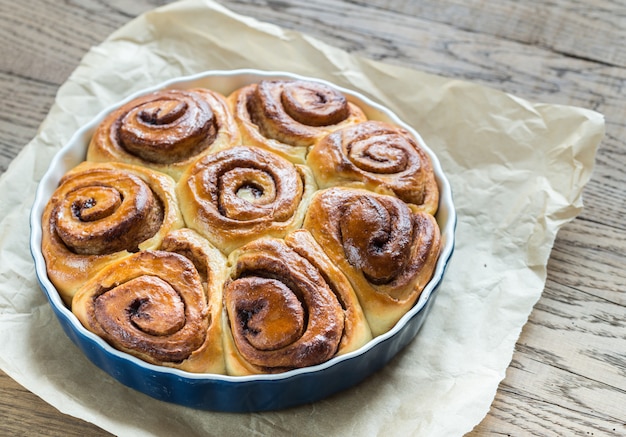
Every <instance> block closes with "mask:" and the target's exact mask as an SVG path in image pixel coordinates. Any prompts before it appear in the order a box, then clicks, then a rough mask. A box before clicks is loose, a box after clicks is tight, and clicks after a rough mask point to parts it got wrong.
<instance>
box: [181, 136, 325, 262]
mask: <svg viewBox="0 0 626 437" xmlns="http://www.w3.org/2000/svg"><path fill="white" fill-rule="evenodd" d="M314 190H315V183H314V182H313V177H312V176H311V174H310V172H309V170H308V169H307V168H306V167H304V166H296V165H294V164H292V163H290V162H289V161H287V160H285V159H283V158H281V157H280V156H278V155H275V154H273V153H270V152H267V151H265V150H262V149H259V148H256V147H246V146H237V147H233V148H230V149H227V150H223V151H220V152H217V153H215V154H211V155H207V156H206V157H204V158H202V159H201V160H199V161H198V162H197V163H196V164H195V165H194V166H193V167H191V168H190V169H189V170H188V171H187V172H186V173H185V174H184V175H183V176H182V177H181V180H180V182H179V184H178V188H177V192H178V195H179V197H180V200H181V204H182V211H183V216H184V217H185V221H186V223H187V226H189V227H191V228H193V229H195V230H197V231H198V232H199V233H200V234H202V235H203V236H204V237H206V238H207V239H208V240H209V241H211V242H212V243H213V244H214V245H215V246H217V247H218V248H219V249H221V250H222V251H223V252H224V253H226V254H228V253H230V252H231V251H232V250H234V249H235V248H237V247H239V246H241V245H243V244H245V243H247V242H249V241H252V240H254V239H255V238H259V237H260V236H272V237H282V236H284V235H285V234H287V232H289V231H291V230H293V229H296V228H298V227H300V225H301V223H302V220H303V219H304V213H305V212H306V206H307V204H308V200H309V199H310V196H311V195H312V193H313V191H314Z"/></svg>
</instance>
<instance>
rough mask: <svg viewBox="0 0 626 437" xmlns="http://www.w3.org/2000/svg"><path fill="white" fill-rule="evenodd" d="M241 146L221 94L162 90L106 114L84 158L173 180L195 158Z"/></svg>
mask: <svg viewBox="0 0 626 437" xmlns="http://www.w3.org/2000/svg"><path fill="white" fill-rule="evenodd" d="M240 142H241V135H240V133H239V130H238V127H237V124H236V123H235V120H234V117H233V116H232V114H231V112H230V110H229V109H228V104H227V102H226V99H225V97H223V96H222V95H221V94H219V93H217V92H214V91H211V90H208V89H202V88H195V89H191V90H174V89H172V90H162V91H157V92H154V93H151V94H148V95H145V96H142V97H138V98H137V99H134V100H132V101H130V102H129V103H127V104H125V105H123V106H122V107H120V108H119V109H117V110H115V111H113V112H111V113H110V114H109V115H108V116H107V117H106V118H105V119H104V120H103V121H102V123H101V124H100V125H99V126H98V128H97V130H96V131H95V133H94V135H93V137H92V139H91V142H90V144H89V148H88V151H87V160H89V161H98V162H108V161H120V162H127V163H131V164H135V165H142V166H146V167H149V168H153V169H155V170H158V171H161V172H163V173H167V174H169V175H171V176H172V177H174V178H175V179H178V177H180V174H181V173H182V172H183V171H184V170H185V169H186V168H187V167H188V166H189V165H190V164H191V163H192V162H193V161H194V160H195V159H197V158H199V157H201V156H203V155H206V154H207V153H209V152H211V151H215V150H220V149H223V148H226V147H230V146H233V145H236V144H239V143H240Z"/></svg>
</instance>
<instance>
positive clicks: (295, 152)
mask: <svg viewBox="0 0 626 437" xmlns="http://www.w3.org/2000/svg"><path fill="white" fill-rule="evenodd" d="M228 100H229V103H230V106H231V108H232V111H233V113H234V114H235V118H236V120H237V122H238V123H239V126H240V128H241V131H242V135H243V142H244V144H250V145H254V146H258V147H263V148H266V149H268V150H271V151H273V152H276V153H278V154H280V155H282V156H284V157H286V158H287V159H289V160H291V161H293V162H298V163H303V162H304V160H305V157H306V153H307V151H308V148H309V147H310V146H312V145H313V144H314V143H315V142H316V141H317V140H319V139H320V138H321V137H323V136H324V135H326V134H328V133H329V132H332V131H334V130H337V129H339V128H340V127H342V126H346V125H349V124H353V123H358V122H361V121H364V120H365V119H366V117H365V115H364V113H363V111H362V110H361V109H360V108H359V107H358V106H356V105H355V104H353V103H350V102H349V101H348V100H347V99H346V97H345V96H344V95H343V94H342V93H340V92H339V91H337V90H336V89H335V88H333V87H331V86H329V85H325V84H323V83H318V82H312V81H304V80H298V81H285V80H266V81H261V82H259V83H258V84H252V85H248V86H246V87H243V88H241V89H239V90H237V91H235V92H234V93H233V94H231V95H230V96H229V97H228Z"/></svg>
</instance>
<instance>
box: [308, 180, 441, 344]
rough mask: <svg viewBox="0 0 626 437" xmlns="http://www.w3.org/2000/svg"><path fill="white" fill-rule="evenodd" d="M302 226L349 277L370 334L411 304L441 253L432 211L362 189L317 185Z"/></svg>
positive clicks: (379, 331) (382, 328)
mask: <svg viewBox="0 0 626 437" xmlns="http://www.w3.org/2000/svg"><path fill="white" fill-rule="evenodd" d="M303 226H304V228H305V229H307V230H308V231H310V232H311V234H312V235H313V237H314V238H315V239H316V240H317V242H318V243H319V244H320V245H321V246H322V247H323V248H324V251H325V252H326V253H327V255H328V257H329V258H330V259H331V260H332V261H333V262H334V263H336V265H337V266H339V268H340V269H341V270H342V271H343V272H344V274H345V275H346V276H347V277H348V279H349V280H350V281H351V282H352V285H353V287H354V289H355V291H356V293H357V295H358V297H359V301H360V303H361V306H362V307H363V310H364V312H365V316H366V317H367V320H368V322H369V325H370V328H371V330H372V334H373V335H374V336H377V335H380V334H382V333H384V332H386V331H388V330H389V329H390V328H391V327H392V326H393V325H394V324H395V323H396V322H397V321H398V320H399V319H400V317H402V315H404V314H405V313H406V312H407V311H408V310H409V309H410V308H411V307H412V306H413V304H414V303H415V302H416V300H417V298H418V297H419V295H420V293H421V291H422V289H423V288H424V286H425V285H426V283H427V282H428V281H429V280H430V278H431V276H432V273H433V270H434V266H435V263H436V260H437V257H438V255H439V249H440V234H439V227H438V226H437V222H436V221H435V219H434V217H433V216H431V215H430V214H426V213H422V212H412V211H411V209H410V208H409V207H408V206H407V205H406V204H405V203H404V202H402V201H401V200H399V199H397V198H396V197H392V196H386V195H380V194H375V193H372V192H370V191H366V190H360V189H350V188H343V187H337V188H329V189H326V190H322V191H318V192H317V193H316V194H315V196H314V197H313V200H312V201H311V204H310V206H309V210H308V212H307V216H306V218H305V221H304V225H303Z"/></svg>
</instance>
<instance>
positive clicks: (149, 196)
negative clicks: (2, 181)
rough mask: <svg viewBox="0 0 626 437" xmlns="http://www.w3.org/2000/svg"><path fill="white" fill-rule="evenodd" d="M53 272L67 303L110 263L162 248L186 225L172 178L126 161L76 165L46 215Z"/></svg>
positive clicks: (45, 245)
mask: <svg viewBox="0 0 626 437" xmlns="http://www.w3.org/2000/svg"><path fill="white" fill-rule="evenodd" d="M42 225H43V226H42V228H43V233H42V253H43V256H44V258H45V260H46V268H47V271H48V276H49V278H50V280H51V281H52V283H53V284H54V285H55V287H56V288H57V290H58V291H59V293H60V295H61V297H62V298H63V300H64V301H65V303H66V304H69V303H70V302H71V299H72V295H73V294H74V292H75V290H76V289H77V288H78V286H79V285H81V284H82V283H83V282H85V280H87V279H88V278H89V277H90V276H91V275H92V274H93V273H95V272H96V271H98V270H99V269H101V268H102V267H104V266H105V265H107V264H109V263H111V262H113V261H115V260H117V259H119V258H123V257H125V256H128V255H129V254H130V253H131V252H136V251H139V250H146V249H154V248H157V247H158V246H159V245H160V244H161V241H162V240H163V237H164V236H165V234H166V233H167V232H169V231H170V230H172V229H176V228H180V227H181V226H183V219H182V215H181V213H180V209H179V207H178V203H177V200H176V192H175V184H174V181H173V180H172V178H171V177H169V176H167V175H164V174H161V173H157V172H153V171H150V170H148V169H145V168H141V167H136V166H133V165H128V164H123V163H92V162H83V163H81V164H80V165H78V166H77V167H75V168H74V169H72V170H70V171H69V172H68V173H67V174H66V175H65V176H64V177H63V178H62V179H61V180H60V182H59V186H58V187H57V189H56V190H55V191H54V193H53V194H52V197H51V199H50V200H49V201H48V203H47V205H46V207H45V209H44V213H43V216H42Z"/></svg>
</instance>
